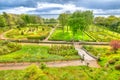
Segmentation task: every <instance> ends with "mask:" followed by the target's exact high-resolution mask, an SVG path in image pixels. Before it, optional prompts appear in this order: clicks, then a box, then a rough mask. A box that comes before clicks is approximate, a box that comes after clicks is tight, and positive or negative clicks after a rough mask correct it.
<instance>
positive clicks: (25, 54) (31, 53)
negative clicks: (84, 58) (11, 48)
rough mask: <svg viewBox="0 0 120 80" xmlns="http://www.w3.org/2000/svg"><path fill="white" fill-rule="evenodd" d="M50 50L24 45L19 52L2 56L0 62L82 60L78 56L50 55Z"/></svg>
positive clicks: (45, 47) (43, 47)
mask: <svg viewBox="0 0 120 80" xmlns="http://www.w3.org/2000/svg"><path fill="white" fill-rule="evenodd" d="M49 49H50V47H48V46H39V45H23V46H22V49H21V50H19V51H16V52H12V53H10V54H6V55H2V56H0V62H39V61H56V60H74V59H80V57H79V56H78V55H71V56H62V55H57V54H49ZM66 52H67V50H66Z"/></svg>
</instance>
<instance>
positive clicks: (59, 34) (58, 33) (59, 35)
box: [49, 28, 92, 41]
mask: <svg viewBox="0 0 120 80" xmlns="http://www.w3.org/2000/svg"><path fill="white" fill-rule="evenodd" d="M82 35H83V37H82ZM49 40H57V41H72V40H73V35H72V31H71V30H70V29H69V30H68V31H67V30H66V29H65V32H64V33H63V31H62V29H61V28H57V29H56V30H55V32H54V33H53V34H52V36H51V37H50V38H49ZM74 40H75V41H83V40H84V41H92V39H91V38H90V37H89V36H88V35H87V34H85V33H84V34H82V32H81V31H79V32H78V33H77V34H76V35H75V36H74Z"/></svg>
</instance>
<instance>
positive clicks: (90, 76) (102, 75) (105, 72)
mask: <svg viewBox="0 0 120 80" xmlns="http://www.w3.org/2000/svg"><path fill="white" fill-rule="evenodd" d="M26 71H27V70H7V71H0V74H1V75H0V80H25V78H24V75H25V73H26ZM27 73H28V72H27ZM29 73H30V71H29ZM43 73H44V74H45V75H44V76H45V77H46V78H44V79H37V80H48V79H49V80H104V79H105V80H119V79H120V77H119V75H120V72H119V71H117V70H114V71H112V70H110V69H105V68H100V69H99V68H98V69H96V68H89V67H85V66H76V67H73V66H69V67H63V68H45V69H43V70H42V74H43ZM35 74H36V73H35ZM35 74H32V75H34V76H35ZM36 76H37V75H36ZM29 80H32V79H29Z"/></svg>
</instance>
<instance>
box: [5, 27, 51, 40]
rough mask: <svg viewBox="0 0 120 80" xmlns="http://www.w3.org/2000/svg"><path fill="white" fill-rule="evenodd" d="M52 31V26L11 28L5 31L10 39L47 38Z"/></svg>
mask: <svg viewBox="0 0 120 80" xmlns="http://www.w3.org/2000/svg"><path fill="white" fill-rule="evenodd" d="M50 31H51V28H50V27H42V26H38V27H24V28H16V29H11V30H9V31H7V32H6V33H5V37H6V38H8V39H37V40H43V39H45V38H46V37H47V36H48V35H49V33H50Z"/></svg>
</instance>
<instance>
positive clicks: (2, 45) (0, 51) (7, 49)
mask: <svg viewBox="0 0 120 80" xmlns="http://www.w3.org/2000/svg"><path fill="white" fill-rule="evenodd" d="M20 49H21V46H20V45H18V44H17V43H14V42H9V41H0V55H4V54H8V53H11V52H14V51H17V50H20Z"/></svg>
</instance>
